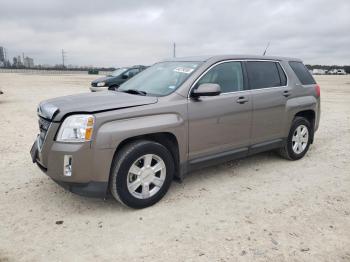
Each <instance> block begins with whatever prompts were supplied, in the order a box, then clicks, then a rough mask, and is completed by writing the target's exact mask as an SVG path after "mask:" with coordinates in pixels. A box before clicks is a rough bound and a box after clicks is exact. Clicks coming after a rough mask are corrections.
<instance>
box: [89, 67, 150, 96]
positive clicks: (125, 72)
mask: <svg viewBox="0 0 350 262" xmlns="http://www.w3.org/2000/svg"><path fill="white" fill-rule="evenodd" d="M146 68H147V67H146V66H142V65H138V66H132V67H122V68H118V69H117V70H115V71H113V72H112V73H111V74H109V75H107V76H105V77H100V78H98V79H96V80H94V81H92V82H91V87H90V90H91V92H97V91H105V90H116V89H118V87H119V86H120V85H121V84H122V83H124V82H125V81H127V80H128V79H130V78H132V77H133V76H135V75H137V74H138V73H140V72H141V71H143V70H145V69H146Z"/></svg>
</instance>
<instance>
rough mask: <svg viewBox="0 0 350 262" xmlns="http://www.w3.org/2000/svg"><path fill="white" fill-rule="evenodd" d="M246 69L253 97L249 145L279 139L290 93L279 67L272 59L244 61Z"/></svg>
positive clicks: (284, 75) (284, 76) (282, 132)
mask: <svg viewBox="0 0 350 262" xmlns="http://www.w3.org/2000/svg"><path fill="white" fill-rule="evenodd" d="M246 68H247V73H248V79H249V87H250V89H251V96H252V100H253V121H252V141H251V142H252V144H258V143H262V142H268V141H273V140H276V139H280V138H283V137H284V136H285V134H284V124H285V121H287V119H286V102H287V100H288V97H289V96H290V95H291V89H290V88H288V87H287V76H286V74H285V72H284V70H283V68H282V67H281V65H280V63H279V62H275V61H247V62H246Z"/></svg>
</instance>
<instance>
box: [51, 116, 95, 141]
mask: <svg viewBox="0 0 350 262" xmlns="http://www.w3.org/2000/svg"><path fill="white" fill-rule="evenodd" d="M93 129H94V117H93V116H92V115H72V116H69V117H67V118H66V119H65V120H64V121H63V123H62V125H61V127H60V130H59V131H58V136H57V141H60V142H85V141H90V140H91V137H92V131H93Z"/></svg>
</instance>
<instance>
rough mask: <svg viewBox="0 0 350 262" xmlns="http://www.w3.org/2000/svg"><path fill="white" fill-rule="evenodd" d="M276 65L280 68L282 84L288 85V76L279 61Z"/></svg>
mask: <svg viewBox="0 0 350 262" xmlns="http://www.w3.org/2000/svg"><path fill="white" fill-rule="evenodd" d="M276 65H277V68H278V73H279V74H280V79H281V86H286V85H287V76H286V74H285V73H284V71H283V69H282V66H281V65H280V64H279V63H276Z"/></svg>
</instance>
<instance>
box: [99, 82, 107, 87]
mask: <svg viewBox="0 0 350 262" xmlns="http://www.w3.org/2000/svg"><path fill="white" fill-rule="evenodd" d="M105 85H106V82H99V83H97V86H105Z"/></svg>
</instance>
